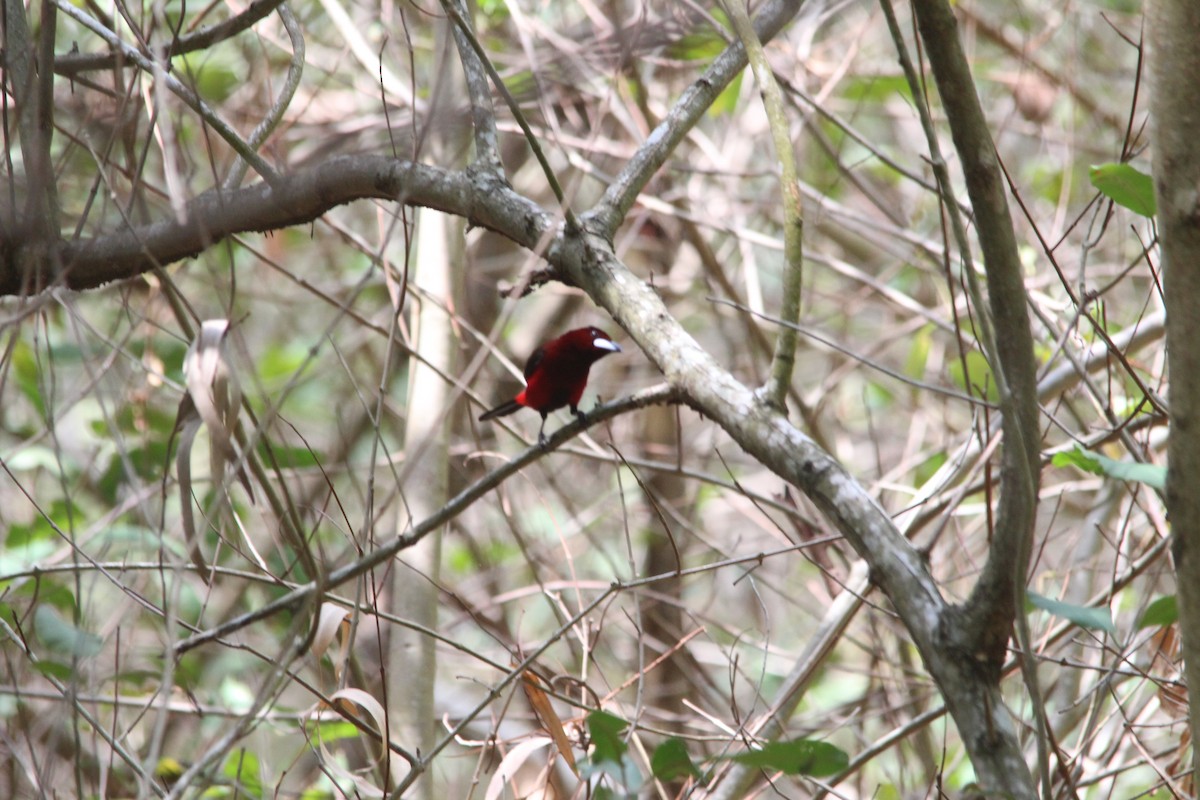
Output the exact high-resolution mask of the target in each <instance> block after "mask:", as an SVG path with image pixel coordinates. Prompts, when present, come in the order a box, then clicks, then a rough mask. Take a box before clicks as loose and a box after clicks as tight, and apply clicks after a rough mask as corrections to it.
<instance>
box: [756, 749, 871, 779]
mask: <svg viewBox="0 0 1200 800" xmlns="http://www.w3.org/2000/svg"><path fill="white" fill-rule="evenodd" d="M733 760H734V761H736V762H738V763H739V764H745V765H746V766H749V767H758V768H760V769H769V770H778V771H779V772H783V773H785V774H788V775H811V776H813V777H814V778H820V777H822V776H825V775H835V774H837V773H839V772H841V771H842V770H844V769H845V768H846V767H847V766H849V764H850V757H849V756H848V755H846V753H845V752H844V751H842V750H841V749H839V748H837V747H834V746H833V745H831V744H829V743H828V742H820V741H816V740H814V739H795V740H793V741H790V742H768V743H767V744H765V745H763V747H762V748H761V749H759V750H751V751H750V752H748V753H742V754H740V755H736V756H733Z"/></svg>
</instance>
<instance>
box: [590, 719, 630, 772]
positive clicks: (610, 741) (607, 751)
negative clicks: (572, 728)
mask: <svg viewBox="0 0 1200 800" xmlns="http://www.w3.org/2000/svg"><path fill="white" fill-rule="evenodd" d="M587 726H588V733H590V734H591V735H592V745H593V746H594V747H595V751H594V752H593V754H592V760H593V761H595V762H596V763H598V764H599V763H601V762H604V761H611V762H613V763H620V761H621V756H623V755H625V742H624V740H623V739H622V738H621V734H622V733H623V732H624V731H625V729H626V728H628V727H629V723H627V722H626V721H625V720H623V719H621V718H620V717H617V716H614V715H612V714H609V713H608V712H607V711H593V712H592V713H591V714H588V718H587Z"/></svg>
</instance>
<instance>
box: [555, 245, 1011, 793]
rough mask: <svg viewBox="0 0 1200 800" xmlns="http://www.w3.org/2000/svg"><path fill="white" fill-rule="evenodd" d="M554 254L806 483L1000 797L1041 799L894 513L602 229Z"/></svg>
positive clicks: (727, 420)
mask: <svg viewBox="0 0 1200 800" xmlns="http://www.w3.org/2000/svg"><path fill="white" fill-rule="evenodd" d="M547 257H548V259H549V260H550V261H551V262H552V263H554V264H556V265H558V266H559V268H560V270H562V272H563V273H564V274H565V275H566V276H567V277H568V278H569V279H570V280H571V281H572V282H573V283H575V284H576V285H578V286H580V287H582V288H583V289H584V290H585V291H587V293H588V294H589V295H590V296H591V297H592V299H593V300H595V301H596V302H597V303H598V304H599V305H601V306H602V307H604V308H605V309H606V310H607V311H608V312H609V313H610V314H612V315H613V317H614V319H616V320H617V322H618V323H619V324H620V325H621V326H622V327H623V328H624V329H625V330H626V331H627V332H628V333H629V335H630V336H631V337H632V338H633V339H634V340H635V341H636V342H637V343H638V345H639V346H640V347H641V348H642V350H643V352H645V354H646V355H647V356H648V357H649V358H650V360H651V361H653V362H654V363H655V365H656V366H658V368H659V369H660V370H662V371H663V373H664V374H665V375H666V376H667V380H668V381H669V383H670V384H671V386H673V387H675V388H676V389H678V390H679V391H680V392H681V393H682V395H683V398H684V402H685V403H687V404H688V405H690V406H692V407H693V408H695V409H696V410H698V411H700V412H701V413H702V414H704V415H705V416H706V417H708V418H710V419H712V420H713V421H715V422H716V423H717V424H719V425H720V426H721V427H722V428H723V429H724V430H725V431H726V433H728V434H729V435H730V436H731V437H732V438H733V439H734V440H735V441H736V442H737V443H738V445H739V446H740V447H742V448H743V449H744V450H745V451H746V452H747V453H749V454H750V455H752V456H754V457H755V458H756V459H757V460H758V461H759V462H760V463H762V464H763V465H764V466H766V467H767V468H768V469H770V470H772V471H773V472H775V473H776V474H777V475H779V476H780V477H781V478H783V479H784V480H786V481H788V482H789V483H792V484H794V485H795V486H797V487H799V488H800V489H801V490H802V491H804V492H805V494H807V495H808V497H809V498H810V499H811V500H812V501H813V502H814V503H815V504H816V505H817V507H818V508H819V509H820V510H821V511H822V512H823V513H824V514H825V515H826V517H827V518H828V519H829V520H830V521H832V522H833V523H834V525H835V526H836V527H837V528H838V530H839V531H840V532H841V533H842V534H843V535H844V536H845V537H846V540H847V541H848V542H850V544H851V545H852V546H853V547H854V549H855V550H856V551H857V552H858V553H859V555H860V556H862V557H863V558H864V559H865V560H866V561H867V563H868V565H869V566H870V570H871V577H872V580H873V581H874V582H875V583H877V584H878V585H879V586H880V587H881V588H882V589H883V591H884V592H885V593H886V594H887V596H888V598H889V599H890V600H891V602H892V604H893V605H894V606H895V608H896V611H897V612H898V613H899V615H900V617H901V618H902V619H903V621H904V624H905V627H906V628H907V629H908V631H909V633H910V634H911V636H912V638H913V642H914V643H915V644H916V646H917V648H918V650H919V651H920V653H921V656H922V658H923V659H924V661H925V664H926V666H927V668H928V669H929V671H930V673H931V674H932V675H933V677H934V679H935V680H936V681H937V683H938V686H939V687H940V688H941V690H942V692H943V694H944V696H945V698H946V705H947V707H948V708H949V709H950V711H951V714H952V715H953V716H954V719H955V722H956V724H957V725H958V729H959V732H960V734H961V735H962V737H963V740H964V742H965V743H966V746H967V750H968V752H969V753H970V756H971V761H972V764H973V765H974V766H975V769H976V772H977V774H978V776H979V779H980V783H981V784H982V785H983V786H984V788H985V789H986V790H987V791H989V792H995V793H997V795H1000V796H1003V795H1004V794H1005V793H1008V794H1009V795H1011V796H1014V797H1030V796H1032V795H1033V791H1034V790H1033V783H1032V779H1031V777H1030V774H1029V769H1028V767H1027V766H1026V764H1025V761H1024V757H1023V754H1022V751H1021V747H1020V742H1019V741H1018V738H1017V734H1016V731H1015V729H1014V728H1013V724H1012V718H1011V715H1010V713H1009V712H1008V710H1007V709H1006V708H1005V706H1004V701H1003V698H1002V697H1001V695H1000V691H999V687H998V685H997V683H996V681H995V679H994V676H993V675H992V674H991V673H990V671H989V670H987V669H983V668H981V665H980V664H979V663H978V662H977V661H975V660H974V659H971V658H964V657H963V656H962V654H961V653H959V652H956V651H953V650H947V649H946V648H945V646H944V644H945V643H944V641H943V639H942V632H943V630H944V628H945V627H946V626H947V624H948V622H949V620H948V615H950V614H952V613H953V612H954V611H955V609H953V608H952V607H950V606H949V605H948V604H947V603H946V602H945V600H944V599H943V598H942V596H941V594H940V592H939V591H938V588H937V586H936V584H935V583H934V581H933V578H932V577H931V576H930V574H929V571H928V569H927V568H926V565H925V563H924V561H923V560H922V558H921V556H920V555H919V554H918V553H917V551H916V550H915V549H914V548H913V546H912V545H911V544H910V543H909V542H908V541H907V540H906V539H905V538H904V537H903V536H902V535H900V533H899V531H897V529H896V527H895V526H894V525H893V523H892V520H891V518H890V517H889V516H888V514H887V512H885V511H884V510H883V509H882V508H881V507H880V506H879V505H878V503H876V502H875V500H874V498H872V497H871V496H870V495H869V494H868V493H867V492H866V490H865V489H864V488H863V486H862V485H861V484H860V483H858V482H857V481H856V480H854V478H852V477H851V476H850V475H849V474H848V473H846V471H845V470H844V469H843V468H842V466H841V465H840V464H838V463H837V462H836V461H835V460H834V459H833V458H832V457H831V456H829V455H828V454H827V453H825V452H824V451H823V450H821V449H820V448H819V447H817V445H816V444H814V443H813V442H812V440H811V439H809V438H808V437H807V436H805V435H804V434H803V433H802V432H800V431H799V430H797V429H796V428H795V427H793V426H792V425H791V423H789V422H788V420H787V419H786V417H784V416H783V415H782V414H780V413H778V412H776V411H774V410H773V409H772V408H771V407H770V406H769V405H768V404H767V403H765V402H763V401H762V400H760V399H759V398H758V397H757V396H756V395H755V393H754V392H753V391H751V390H750V389H749V388H747V387H746V386H744V385H742V384H741V383H739V382H738V381H737V380H736V379H735V378H734V377H733V376H732V375H730V374H729V372H727V371H726V370H725V369H723V368H722V367H721V366H720V365H718V364H717V363H716V362H715V361H714V360H713V359H712V357H711V356H710V355H709V354H708V353H707V352H706V351H705V350H704V349H703V348H701V347H700V345H699V344H698V343H697V342H696V340H695V339H693V338H692V337H691V335H689V334H688V333H687V332H686V331H685V330H684V329H683V328H682V326H680V325H679V323H678V322H677V321H676V320H675V319H674V318H673V317H672V316H671V315H670V313H669V312H668V311H667V309H666V307H665V306H664V305H663V303H662V300H661V299H660V298H659V296H658V295H657V294H656V293H655V292H654V290H653V289H652V288H651V287H650V286H647V285H646V284H645V283H643V282H642V281H640V280H638V279H637V277H636V276H634V275H633V274H632V273H631V272H630V271H629V270H628V268H627V267H626V266H625V265H624V264H622V263H621V262H620V261H619V260H618V259H617V258H616V256H615V254H614V253H613V251H612V246H611V245H610V244H608V242H607V238H606V236H605V232H604V230H603V229H601V230H599V231H589V232H587V233H586V234H585V236H583V237H581V238H573V237H564V236H560V237H559V238H558V239H556V240H555V242H554V244H553V245H552V246H551V247H550V249H549V252H548V253H547Z"/></svg>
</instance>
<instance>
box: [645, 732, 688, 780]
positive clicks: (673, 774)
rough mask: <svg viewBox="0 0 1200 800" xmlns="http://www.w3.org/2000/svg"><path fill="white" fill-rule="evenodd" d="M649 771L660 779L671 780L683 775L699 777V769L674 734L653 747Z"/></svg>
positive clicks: (681, 740) (680, 740)
mask: <svg viewBox="0 0 1200 800" xmlns="http://www.w3.org/2000/svg"><path fill="white" fill-rule="evenodd" d="M650 771H651V772H653V773H654V777H656V778H658V779H659V780H660V781H673V780H675V779H676V778H682V777H685V776H690V777H693V778H698V777H700V770H699V769H697V768H696V765H695V764H694V763H692V758H691V756H689V755H688V751H687V745H685V744H684V743H683V739H680V738H678V737H676V736H672V737H671V738H670V739H667V740H666V741H665V742H663V743H662V744H660V745H659V746H658V747H656V748H654V755H652V756H650Z"/></svg>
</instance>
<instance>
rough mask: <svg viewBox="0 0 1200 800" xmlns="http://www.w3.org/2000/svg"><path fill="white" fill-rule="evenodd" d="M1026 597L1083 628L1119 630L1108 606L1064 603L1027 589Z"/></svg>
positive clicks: (1035, 604)
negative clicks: (1095, 606)
mask: <svg viewBox="0 0 1200 800" xmlns="http://www.w3.org/2000/svg"><path fill="white" fill-rule="evenodd" d="M1025 597H1026V599H1027V600H1028V601H1029V604H1030V605H1031V606H1033V607H1034V608H1040V609H1041V610H1043V611H1048V612H1050V613H1051V614H1053V615H1054V616H1056V617H1061V618H1062V619H1065V620H1069V621H1070V622H1074V623H1075V624H1076V625H1078V626H1079V627H1081V628H1091V629H1093V630H1102V631H1107V632H1108V633H1111V634H1114V635H1115V634H1116V632H1117V626H1116V625H1114V624H1113V620H1112V612H1111V611H1109V610H1108V609H1107V608H1092V607H1090V606H1077V605H1074V604H1073V603H1064V602H1063V601H1061V600H1055V599H1053V598H1051V597H1046V596H1045V595H1043V594H1038V593H1037V592H1029V591H1027V592H1025Z"/></svg>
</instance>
